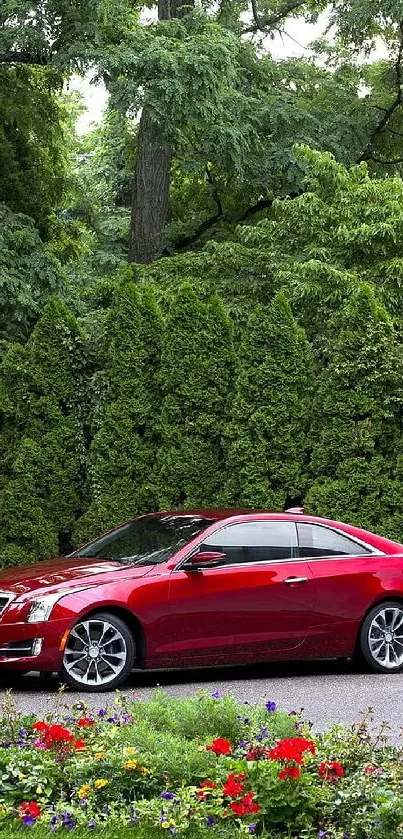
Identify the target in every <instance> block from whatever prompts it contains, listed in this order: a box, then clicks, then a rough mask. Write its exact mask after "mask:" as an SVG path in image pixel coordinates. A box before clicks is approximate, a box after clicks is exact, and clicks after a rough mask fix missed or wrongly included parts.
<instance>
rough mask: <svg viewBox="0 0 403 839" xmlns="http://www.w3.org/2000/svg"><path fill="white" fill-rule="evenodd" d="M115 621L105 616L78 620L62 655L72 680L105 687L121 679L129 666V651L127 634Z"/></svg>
mask: <svg viewBox="0 0 403 839" xmlns="http://www.w3.org/2000/svg"><path fill="white" fill-rule="evenodd" d="M114 623H115V622H114ZM114 623H111V622H110V621H109V620H107V619H106V617H103V618H101V617H99V618H96V617H94V618H88V619H86V620H83V621H80V622H79V623H76V625H75V626H74V627H73V629H72V630H71V632H70V635H69V637H68V641H67V644H66V647H65V651H64V657H63V668H64V671H65V672H66V673H67V674H68V675H69V677H70V679H69V681H70V680H71V681H74V682H75V683H76V684H81V685H83V687H84V688H85V687H86V688H88V687H90V686H94V687H98V688H102V686H103V685H107V684H109V682H112V681H115V680H116V679H119V677H120V675H121V674H122V671H123V670H124V669H125V667H126V663H127V658H128V651H127V644H126V639H125V637H124V634H123V632H121V631H120V629H119V628H118V627H117V626H116V625H114Z"/></svg>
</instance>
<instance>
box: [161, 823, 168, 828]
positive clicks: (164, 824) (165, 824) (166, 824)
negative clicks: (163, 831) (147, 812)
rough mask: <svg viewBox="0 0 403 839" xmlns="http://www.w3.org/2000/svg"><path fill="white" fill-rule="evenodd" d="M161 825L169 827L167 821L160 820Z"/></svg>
mask: <svg viewBox="0 0 403 839" xmlns="http://www.w3.org/2000/svg"><path fill="white" fill-rule="evenodd" d="M161 827H169V822H161Z"/></svg>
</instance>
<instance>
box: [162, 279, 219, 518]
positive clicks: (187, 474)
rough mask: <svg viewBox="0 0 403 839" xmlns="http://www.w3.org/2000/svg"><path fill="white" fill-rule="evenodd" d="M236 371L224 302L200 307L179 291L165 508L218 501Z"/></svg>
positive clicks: (165, 378) (170, 355) (165, 374)
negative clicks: (224, 440)
mask: <svg viewBox="0 0 403 839" xmlns="http://www.w3.org/2000/svg"><path fill="white" fill-rule="evenodd" d="M233 371H234V349H233V343H232V327H231V323H230V320H229V318H228V315H227V313H226V311H225V309H224V306H223V304H222V302H221V301H220V300H219V298H218V297H212V298H211V299H209V300H207V301H206V302H204V301H201V300H199V299H198V298H197V296H196V294H195V292H194V291H193V290H192V289H191V287H190V285H187V284H184V285H182V286H181V288H180V289H179V291H178V292H177V294H176V295H175V297H174V298H173V299H172V302H171V307H170V312H169V314H168V317H167V321H166V327H165V336H164V342H163V348H162V364H161V385H162V391H163V403H162V411H161V421H160V435H161V436H160V448H159V451H158V455H157V460H156V474H157V477H158V502H159V506H160V508H162V509H164V508H165V509H170V508H172V507H183V506H188V507H190V506H205V507H208V506H211V505H214V504H217V502H218V501H219V499H220V495H221V491H222V485H223V481H224V476H225V473H226V464H225V460H224V454H223V450H222V436H223V433H224V429H225V425H226V422H227V421H228V416H229V407H230V399H231V389H232V387H231V386H232V380H233Z"/></svg>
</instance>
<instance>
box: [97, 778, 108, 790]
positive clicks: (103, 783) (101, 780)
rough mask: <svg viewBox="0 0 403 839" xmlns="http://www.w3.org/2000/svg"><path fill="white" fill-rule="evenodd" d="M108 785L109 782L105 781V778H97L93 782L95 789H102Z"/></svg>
mask: <svg viewBox="0 0 403 839" xmlns="http://www.w3.org/2000/svg"><path fill="white" fill-rule="evenodd" d="M108 784H109V781H107V780H106V778H97V779H96V781H94V787H95V789H102V787H107V786H108Z"/></svg>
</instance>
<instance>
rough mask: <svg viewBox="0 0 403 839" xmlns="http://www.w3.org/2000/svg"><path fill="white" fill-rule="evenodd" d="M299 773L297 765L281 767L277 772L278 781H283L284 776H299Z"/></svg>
mask: <svg viewBox="0 0 403 839" xmlns="http://www.w3.org/2000/svg"><path fill="white" fill-rule="evenodd" d="M300 774H301V770H300V768H299V766H288V767H286V769H282V770H281V772H279V773H278V777H279V778H280V781H285V779H286V778H299V776H300Z"/></svg>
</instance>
